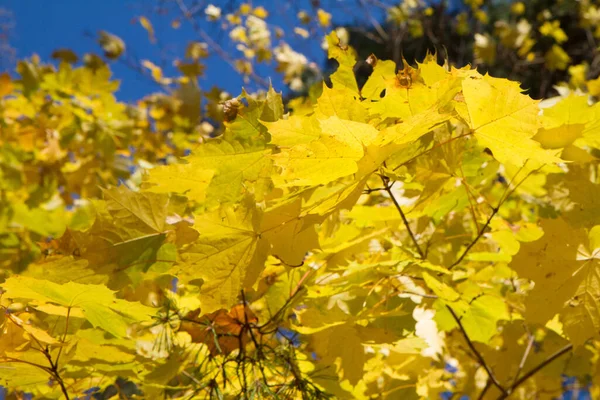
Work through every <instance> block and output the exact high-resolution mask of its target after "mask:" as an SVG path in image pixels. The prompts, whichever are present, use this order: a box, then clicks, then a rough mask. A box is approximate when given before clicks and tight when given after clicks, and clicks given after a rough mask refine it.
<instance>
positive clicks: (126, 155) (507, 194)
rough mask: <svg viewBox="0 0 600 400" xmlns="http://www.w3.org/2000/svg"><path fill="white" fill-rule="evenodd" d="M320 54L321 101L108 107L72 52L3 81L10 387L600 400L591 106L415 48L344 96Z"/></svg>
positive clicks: (183, 92) (188, 97)
mask: <svg viewBox="0 0 600 400" xmlns="http://www.w3.org/2000/svg"><path fill="white" fill-rule="evenodd" d="M327 43H328V54H329V57H330V58H332V59H335V60H336V61H337V63H338V64H339V66H338V67H337V70H336V71H335V72H334V73H333V74H332V75H331V77H330V81H331V85H326V84H323V83H318V84H316V85H314V86H312V87H311V89H310V90H309V91H308V93H309V94H308V96H306V97H299V98H296V99H293V100H290V101H289V102H287V103H286V104H285V105H284V103H283V100H282V96H281V94H280V93H278V92H277V91H276V90H275V89H274V88H272V87H270V88H269V89H268V90H267V91H265V92H263V93H259V94H249V93H247V92H245V91H242V94H241V95H240V96H238V97H236V98H233V99H230V98H221V97H220V95H218V94H216V93H213V95H212V97H211V95H206V94H202V97H203V98H205V99H206V102H204V103H203V104H202V106H201V105H200V104H201V103H200V97H201V94H200V91H199V90H198V88H197V87H196V86H195V85H194V84H193V82H192V81H190V80H189V79H182V80H178V81H177V82H173V84H174V85H175V86H176V87H177V90H176V91H174V92H173V95H171V96H168V95H153V96H149V97H147V98H145V99H144V100H143V101H142V102H140V103H139V104H138V105H136V106H128V105H125V104H122V103H120V102H118V101H117V100H116V98H115V96H114V94H113V92H114V91H115V89H116V83H115V82H114V81H113V80H111V78H110V71H109V67H108V66H107V65H106V64H105V63H104V62H103V61H102V60H99V59H96V58H94V57H91V56H90V57H88V58H86V59H85V60H84V64H83V65H82V66H79V67H75V66H73V65H72V64H70V63H68V62H65V61H63V62H62V63H61V64H60V66H59V67H58V69H55V68H53V67H51V66H48V65H44V64H43V63H41V61H40V60H38V59H35V58H34V59H32V60H30V61H23V62H21V63H20V64H19V67H18V71H19V74H20V78H19V79H14V80H13V79H11V78H9V77H8V76H7V75H4V76H2V81H1V82H2V83H1V86H0V94H1V95H2V97H1V99H0V118H1V120H0V246H1V247H0V276H1V283H0V288H1V292H0V293H1V295H0V307H1V308H2V311H3V312H2V313H1V316H0V328H1V330H0V383H1V384H2V385H3V386H4V387H6V388H7V389H8V391H9V392H10V393H12V394H14V395H15V396H17V395H20V394H22V393H33V394H34V396H35V397H36V398H38V397H39V398H73V399H74V398H85V396H86V395H95V396H98V398H109V397H110V396H111V393H116V392H119V393H124V396H129V397H133V396H138V397H140V398H148V399H151V398H187V399H196V398H198V399H200V398H222V399H233V398H281V399H294V398H299V399H316V398H340V399H369V398H385V399H413V398H414V399H417V398H421V399H436V398H439V397H440V396H441V395H442V394H444V395H449V394H453V393H455V394H457V395H468V396H469V398H473V399H475V398H485V399H487V398H492V399H496V398H498V399H503V398H509V397H510V398H514V399H526V398H532V397H533V398H548V399H550V398H554V397H556V396H559V395H560V394H561V393H562V392H563V391H564V390H565V387H564V385H563V380H564V378H565V377H570V379H571V380H573V379H574V381H575V382H576V384H577V385H579V386H580V387H586V388H587V389H589V390H590V391H591V392H592V393H593V394H594V395H596V396H597V395H600V386H599V382H600V375H599V373H600V370H599V365H598V359H599V357H598V353H599V351H600V336H599V333H600V306H599V301H600V217H599V216H600V214H599V210H600V185H599V184H600V176H599V173H600V170H599V164H598V160H599V157H600V105H598V103H595V102H594V98H592V97H590V96H588V94H586V93H582V92H578V93H570V94H568V95H565V96H563V97H555V98H551V99H547V100H544V101H542V102H540V101H537V100H533V99H532V98H531V97H530V96H529V95H528V94H526V93H523V91H522V89H521V88H520V86H519V83H518V82H513V81H509V80H507V79H503V78H497V77H492V76H489V75H487V74H486V75H482V74H481V73H479V72H478V71H477V70H476V69H473V68H471V67H470V66H468V65H467V66H464V67H461V68H457V67H455V66H452V65H449V63H447V62H444V60H442V59H441V58H440V60H438V57H437V55H431V54H429V55H428V56H427V57H426V58H425V59H423V60H419V62H415V63H408V62H406V63H405V65H404V67H403V68H402V69H401V70H399V71H398V70H397V65H396V64H395V63H394V62H393V61H386V60H378V59H377V58H376V57H375V56H373V57H371V58H370V61H369V62H370V64H371V66H372V67H373V72H372V74H371V75H370V77H369V78H368V80H366V82H365V84H364V86H361V87H360V88H359V86H358V84H357V81H356V78H355V76H354V71H353V68H354V66H355V64H356V62H357V59H356V53H355V51H354V50H353V49H352V48H351V47H348V46H347V45H345V44H344V43H341V42H340V39H339V38H338V36H337V34H336V33H335V32H333V33H331V34H329V35H328V36H327ZM438 61H440V62H438ZM411 65H412V66H411ZM200 110H202V112H204V113H206V114H208V115H209V116H210V117H212V118H213V119H214V120H215V121H222V124H218V126H217V128H216V129H215V128H214V127H213V126H212V125H210V124H204V125H202V124H198V123H197V122H198V119H199V113H200V112H201V111H200ZM186 149H191V150H190V152H189V153H190V154H187V153H188V152H187V151H186ZM102 396H104V397H102Z"/></svg>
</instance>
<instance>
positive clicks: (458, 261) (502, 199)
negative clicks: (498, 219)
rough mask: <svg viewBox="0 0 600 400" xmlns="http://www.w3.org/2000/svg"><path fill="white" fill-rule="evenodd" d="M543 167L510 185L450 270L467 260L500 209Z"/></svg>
mask: <svg viewBox="0 0 600 400" xmlns="http://www.w3.org/2000/svg"><path fill="white" fill-rule="evenodd" d="M524 167H525V164H523V166H522V167H521V168H519V170H518V171H517V173H516V174H515V176H514V177H513V180H514V179H515V178H516V176H517V174H518V173H519V172H520V171H521V170H522V169H523V168H524ZM542 167H543V165H542V166H540V167H538V168H536V169H534V170H531V171H529V173H527V175H525V177H524V178H523V179H522V180H521V181H520V182H519V183H517V184H516V185H515V187H513V188H512V189H509V188H510V185H511V184H512V182H511V183H510V184H509V185H508V187H507V188H506V190H505V191H504V194H503V195H502V197H500V201H498V205H497V206H496V207H493V208H492V213H491V214H490V216H489V217H488V219H487V221H486V222H485V224H484V225H483V226H482V227H481V229H480V230H479V232H478V233H477V236H476V237H475V239H473V240H472V241H471V243H469V245H468V246H467V248H466V249H465V250H464V251H463V252H462V254H461V255H460V257H458V259H457V260H456V261H455V262H454V263H453V264H452V265H450V266H449V267H448V269H452V268H454V267H456V266H457V265H458V264H460V262H461V261H462V260H463V259H464V258H465V256H466V255H467V254H468V253H469V251H470V250H471V248H472V247H473V246H475V245H476V244H477V242H478V241H479V239H481V237H482V236H483V234H484V233H485V230H486V229H487V227H488V226H489V225H490V223H491V222H492V219H493V218H494V216H496V214H497V213H498V211H499V210H500V207H502V205H503V204H504V202H505V201H506V200H508V198H509V197H510V196H511V195H512V194H513V193H514V192H515V191H516V190H517V189H518V188H519V186H521V185H522V184H523V182H525V181H526V180H527V178H529V177H530V176H531V175H532V174H533V173H535V172H537V171H539V170H540V169H542Z"/></svg>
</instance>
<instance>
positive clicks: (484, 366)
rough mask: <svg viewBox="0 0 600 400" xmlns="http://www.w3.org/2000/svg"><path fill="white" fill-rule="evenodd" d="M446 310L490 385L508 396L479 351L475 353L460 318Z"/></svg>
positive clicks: (449, 309) (449, 308)
mask: <svg viewBox="0 0 600 400" xmlns="http://www.w3.org/2000/svg"><path fill="white" fill-rule="evenodd" d="M446 308H447V309H448V311H450V314H452V318H454V320H455V321H456V323H457V324H458V327H459V328H460V331H461V333H462V334H463V337H464V338H465V340H466V342H467V345H468V346H469V349H471V351H472V352H473V354H475V357H477V361H479V364H481V366H482V367H483V368H484V369H485V372H487V374H488V377H489V378H490V380H491V381H492V383H493V384H494V385H495V386H496V387H497V388H498V389H499V390H500V391H501V392H502V394H503V395H508V392H507V391H506V389H504V387H503V386H502V385H501V384H500V382H499V381H498V379H496V376H495V375H494V373H493V372H492V370H491V368H490V367H489V366H488V365H487V364H486V362H485V360H484V359H483V356H482V355H481V353H479V351H477V349H476V348H475V345H474V344H473V342H471V339H469V335H467V331H465V328H464V327H463V325H462V323H461V322H460V318H458V316H457V315H456V313H455V312H454V310H453V309H452V307H450V306H448V305H446Z"/></svg>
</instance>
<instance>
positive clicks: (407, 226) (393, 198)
mask: <svg viewBox="0 0 600 400" xmlns="http://www.w3.org/2000/svg"><path fill="white" fill-rule="evenodd" d="M381 181H382V182H383V186H385V191H386V192H387V193H388V194H389V195H390V198H391V199H392V202H393V203H394V206H396V210H398V213H400V217H401V218H402V222H404V226H405V227H406V230H407V231H408V235H409V236H410V238H411V240H412V242H413V243H414V245H415V247H416V248H417V252H418V253H419V255H420V256H421V258H422V259H423V260H424V259H425V254H424V253H423V250H421V246H419V242H417V238H416V237H415V235H414V233H413V231H412V230H411V229H410V225H409V223H408V219H406V215H404V211H402V207H400V204H398V200H396V198H395V197H394V194H393V193H392V188H391V186H390V185H389V184H388V183H389V182H388V180H387V178H385V177H383V176H382V177H381Z"/></svg>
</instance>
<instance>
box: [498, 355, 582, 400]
mask: <svg viewBox="0 0 600 400" xmlns="http://www.w3.org/2000/svg"><path fill="white" fill-rule="evenodd" d="M571 350H573V345H572V344H570V343H569V344H568V345H566V346H565V347H563V348H562V349H560V350H557V351H556V352H555V353H554V354H552V355H551V356H549V357H548V358H546V359H545V360H544V361H542V362H541V363H539V364H538V365H537V366H535V367H533V368H532V369H531V370H529V371H528V372H527V373H526V374H525V375H523V376H522V377H521V378H520V379H518V380H517V381H516V382H515V383H514V384H513V385H512V386H511V387H510V389H509V390H508V391H506V392H504V393H503V394H502V395H501V396H499V397H498V400H503V399H506V398H507V397H508V396H509V395H510V394H511V393H512V392H514V390H515V389H516V388H518V387H519V386H521V384H523V383H524V382H525V381H526V380H527V379H529V378H531V377H532V376H533V375H535V374H536V373H537V372H538V371H540V370H541V369H542V368H544V367H545V366H547V365H548V364H550V363H551V362H552V361H554V360H556V359H557V358H559V357H560V356H562V355H563V354H565V353H568V352H569V351H571Z"/></svg>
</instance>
